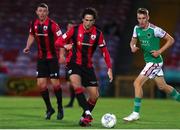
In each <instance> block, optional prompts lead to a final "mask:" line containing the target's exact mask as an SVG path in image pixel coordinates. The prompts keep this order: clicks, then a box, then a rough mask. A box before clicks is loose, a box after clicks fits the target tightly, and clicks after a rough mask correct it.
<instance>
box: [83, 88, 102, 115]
mask: <svg viewBox="0 0 180 130" xmlns="http://www.w3.org/2000/svg"><path fill="white" fill-rule="evenodd" d="M86 90H87V93H88V95H89V99H88V106H89V110H90V111H91V112H92V111H93V109H94V107H95V105H96V102H97V100H98V97H99V90H98V87H97V86H89V87H87V88H86Z"/></svg>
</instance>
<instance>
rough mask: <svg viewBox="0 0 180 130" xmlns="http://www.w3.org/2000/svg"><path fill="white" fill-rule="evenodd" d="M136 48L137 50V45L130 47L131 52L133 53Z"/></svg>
mask: <svg viewBox="0 0 180 130" xmlns="http://www.w3.org/2000/svg"><path fill="white" fill-rule="evenodd" d="M138 50H139V47H136V46H133V47H131V52H133V53H135V52H136V51H138Z"/></svg>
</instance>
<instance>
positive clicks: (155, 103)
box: [0, 97, 180, 129]
mask: <svg viewBox="0 0 180 130" xmlns="http://www.w3.org/2000/svg"><path fill="white" fill-rule="evenodd" d="M68 100H69V99H67V98H65V99H64V100H63V102H64V104H66V103H67V102H68ZM52 103H53V106H54V108H56V107H57V105H56V100H55V98H52ZM132 109H133V99H122V98H100V99H99V100H98V103H97V106H96V108H95V109H94V111H93V117H94V121H93V123H92V126H91V127H88V128H90V129H91V128H92V129H103V127H102V125H101V121H100V120H101V117H102V115H103V114H105V113H113V114H115V115H116V117H117V124H116V126H115V128H116V129H132V128H133V129H154V128H156V129H171V128H174V129H180V103H179V102H176V101H173V100H149V99H144V100H143V101H142V109H141V118H140V120H139V121H136V122H130V123H125V122H124V121H123V120H122V118H123V117H124V116H127V115H128V114H130V113H131V111H132ZM56 111H57V109H56ZM44 113H45V107H44V103H43V101H42V99H41V98H39V97H31V98H30V97H0V129H81V128H82V129H86V128H83V127H80V126H78V121H79V118H80V115H81V113H82V110H81V108H80V107H79V106H78V105H77V102H75V105H74V107H73V108H67V109H65V117H64V119H63V120H62V121H59V120H56V114H54V115H53V116H52V118H51V120H45V119H44Z"/></svg>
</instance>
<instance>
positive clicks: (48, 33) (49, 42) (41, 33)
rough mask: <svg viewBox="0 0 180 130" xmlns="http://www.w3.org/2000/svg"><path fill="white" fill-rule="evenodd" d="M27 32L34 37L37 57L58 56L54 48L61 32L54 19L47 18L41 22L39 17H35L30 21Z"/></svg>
mask: <svg viewBox="0 0 180 130" xmlns="http://www.w3.org/2000/svg"><path fill="white" fill-rule="evenodd" d="M29 33H30V34H31V35H33V36H34V37H35V39H36V42H37V46H38V58H39V59H52V58H58V56H59V54H58V53H59V51H58V50H57V49H56V48H55V41H56V40H57V39H58V37H60V36H61V34H62V32H61V30H60V28H59V26H58V24H57V23H56V22H55V21H53V20H51V19H50V18H47V19H46V20H45V21H44V23H43V24H42V23H40V21H39V19H35V20H34V21H32V22H31V25H30V31H29Z"/></svg>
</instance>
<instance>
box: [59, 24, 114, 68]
mask: <svg viewBox="0 0 180 130" xmlns="http://www.w3.org/2000/svg"><path fill="white" fill-rule="evenodd" d="M70 39H71V40H72V44H73V47H72V50H71V51H70V52H69V54H68V56H67V57H66V62H67V63H76V64H78V65H82V66H86V67H88V68H90V67H92V56H93V53H94V52H95V50H96V48H97V46H98V47H99V48H100V50H101V52H102V54H103V56H104V58H105V61H106V64H107V66H108V68H111V67H112V65H111V60H110V55H109V52H108V50H107V47H106V43H105V40H104V37H103V34H102V32H101V31H100V30H99V29H97V27H95V26H92V27H91V28H90V29H89V30H86V29H84V27H83V24H80V25H78V26H74V27H72V28H71V29H70V30H69V31H67V32H66V33H64V34H63V35H62V36H61V37H60V38H58V40H57V41H56V46H60V47H62V46H63V45H64V44H66V43H68V41H69V40H70Z"/></svg>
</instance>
